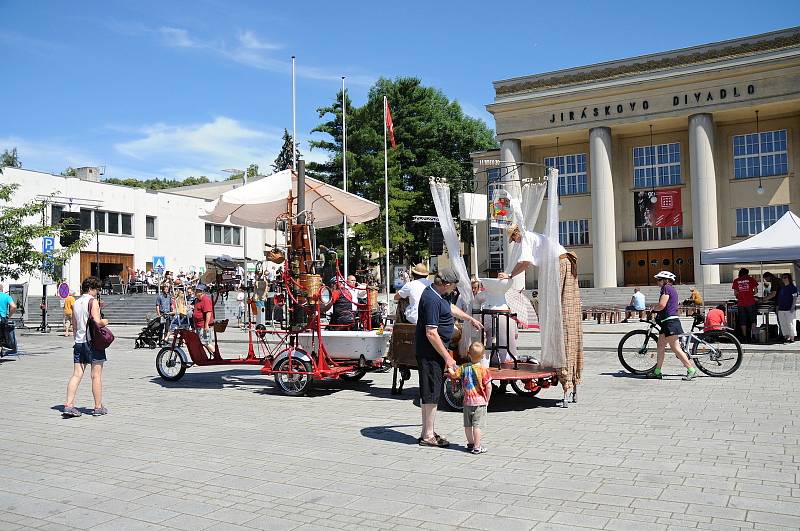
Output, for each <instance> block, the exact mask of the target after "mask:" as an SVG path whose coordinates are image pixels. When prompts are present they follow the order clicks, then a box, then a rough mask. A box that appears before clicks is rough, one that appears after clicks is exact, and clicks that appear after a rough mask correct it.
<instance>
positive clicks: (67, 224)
mask: <svg viewBox="0 0 800 531" xmlns="http://www.w3.org/2000/svg"><path fill="white" fill-rule="evenodd" d="M61 226H62V227H63V228H62V229H61V235H60V237H59V238H58V241H59V243H60V244H61V246H62V247H67V246H68V245H72V244H73V243H75V242H76V241H78V240H79V239H80V237H81V215H80V213H79V212H62V213H61Z"/></svg>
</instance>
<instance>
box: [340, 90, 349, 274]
mask: <svg viewBox="0 0 800 531" xmlns="http://www.w3.org/2000/svg"><path fill="white" fill-rule="evenodd" d="M346 94H347V93H346V92H345V87H344V76H342V175H343V177H344V191H345V192H346V191H347V98H346ZM348 254H349V253H348V252H347V216H346V215H345V216H344V276H345V278H347V275H348V271H349V269H348V268H347V256H348Z"/></svg>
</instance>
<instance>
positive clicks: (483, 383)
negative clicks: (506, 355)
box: [448, 341, 492, 454]
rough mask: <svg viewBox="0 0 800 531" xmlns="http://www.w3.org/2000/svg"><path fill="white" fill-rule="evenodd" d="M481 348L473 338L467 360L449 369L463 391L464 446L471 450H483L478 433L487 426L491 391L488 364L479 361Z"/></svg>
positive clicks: (474, 452) (475, 452) (481, 432)
mask: <svg viewBox="0 0 800 531" xmlns="http://www.w3.org/2000/svg"><path fill="white" fill-rule="evenodd" d="M484 351H485V347H484V346H483V343H481V342H480V341H474V342H473V343H472V344H471V345H470V346H469V350H468V351H467V355H468V356H469V362H468V363H464V364H463V365H460V366H459V367H458V368H457V369H456V370H453V369H452V368H449V370H448V373H449V374H450V377H451V378H458V379H460V380H461V390H462V391H463V393H464V403H463V412H464V433H465V435H466V437H467V450H468V451H470V452H472V453H473V454H484V453H486V447H485V446H483V444H482V443H481V437H482V434H483V429H485V428H486V415H487V414H486V409H487V407H488V405H489V398H490V397H491V394H492V376H491V374H490V372H489V368H488V367H485V366H483V364H482V362H483V355H484Z"/></svg>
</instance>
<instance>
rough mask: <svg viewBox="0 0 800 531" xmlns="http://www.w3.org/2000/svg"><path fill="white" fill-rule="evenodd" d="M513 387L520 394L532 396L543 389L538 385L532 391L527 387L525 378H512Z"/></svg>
mask: <svg viewBox="0 0 800 531" xmlns="http://www.w3.org/2000/svg"><path fill="white" fill-rule="evenodd" d="M511 387H512V388H513V389H514V392H515V393H517V394H518V395H520V396H530V397H534V396H536V395H538V394H539V391H541V390H542V388H541V387H539V386H537V387H536V390H535V391H531V390H530V389H528V388H527V387H525V380H511Z"/></svg>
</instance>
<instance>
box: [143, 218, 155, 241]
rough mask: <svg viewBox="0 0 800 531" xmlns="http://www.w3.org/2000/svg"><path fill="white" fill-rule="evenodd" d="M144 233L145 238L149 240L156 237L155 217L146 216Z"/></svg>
mask: <svg viewBox="0 0 800 531" xmlns="http://www.w3.org/2000/svg"><path fill="white" fill-rule="evenodd" d="M144 232H145V236H146V237H148V238H155V237H156V218H155V217H154V216H145V218H144Z"/></svg>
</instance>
